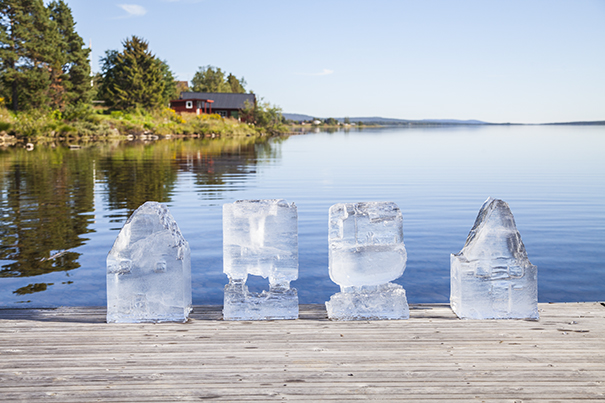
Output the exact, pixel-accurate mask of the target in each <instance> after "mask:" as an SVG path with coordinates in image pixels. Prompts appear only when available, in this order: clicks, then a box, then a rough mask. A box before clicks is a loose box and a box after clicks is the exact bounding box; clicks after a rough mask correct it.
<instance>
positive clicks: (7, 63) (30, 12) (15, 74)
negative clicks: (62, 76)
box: [0, 0, 57, 110]
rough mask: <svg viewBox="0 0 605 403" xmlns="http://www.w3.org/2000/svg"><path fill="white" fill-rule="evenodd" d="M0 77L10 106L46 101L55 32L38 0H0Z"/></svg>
mask: <svg viewBox="0 0 605 403" xmlns="http://www.w3.org/2000/svg"><path fill="white" fill-rule="evenodd" d="M0 15H1V16H2V18H0V59H1V62H2V65H1V70H0V79H1V80H2V82H3V88H4V89H5V90H8V91H6V92H5V93H4V94H2V95H3V96H4V98H6V99H8V100H9V104H10V105H11V106H12V109H13V110H19V109H31V108H40V107H44V106H47V105H48V104H49V98H48V90H49V88H50V83H51V71H52V70H51V66H50V63H49V61H51V60H52V56H53V55H54V54H56V51H55V49H54V47H53V46H56V43H54V44H53V42H54V41H55V40H56V37H57V35H56V34H55V33H56V29H54V28H55V27H54V24H53V22H52V21H51V20H50V18H49V13H48V10H47V9H46V7H44V3H43V1H42V0H0Z"/></svg>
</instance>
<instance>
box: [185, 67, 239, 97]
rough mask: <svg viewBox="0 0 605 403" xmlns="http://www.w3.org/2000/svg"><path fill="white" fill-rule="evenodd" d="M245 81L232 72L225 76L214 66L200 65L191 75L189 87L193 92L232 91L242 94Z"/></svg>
mask: <svg viewBox="0 0 605 403" xmlns="http://www.w3.org/2000/svg"><path fill="white" fill-rule="evenodd" d="M245 85H246V81H245V80H244V79H243V77H242V79H241V80H240V79H238V78H237V77H235V76H234V75H233V74H231V73H229V75H228V76H227V77H225V73H224V72H223V71H222V70H221V69H220V68H219V67H214V66H202V67H200V68H199V69H198V71H197V72H196V73H195V75H194V76H193V79H192V80H191V87H192V90H193V91H194V92H234V93H240V94H243V93H245V92H246V89H245V88H244V87H245Z"/></svg>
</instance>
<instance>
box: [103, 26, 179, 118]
mask: <svg viewBox="0 0 605 403" xmlns="http://www.w3.org/2000/svg"><path fill="white" fill-rule="evenodd" d="M122 44H123V46H124V50H123V51H122V52H117V51H107V52H105V57H104V58H103V59H101V61H102V62H103V68H102V70H103V71H102V75H103V81H102V83H101V88H100V90H99V93H100V96H101V97H102V98H103V99H105V101H106V103H107V104H108V105H109V106H113V107H115V108H117V109H137V108H144V109H153V108H157V107H159V106H161V105H162V104H164V103H165V101H166V100H165V99H164V90H165V86H166V85H165V75H164V71H163V67H162V63H163V62H161V61H159V60H158V59H157V58H156V57H155V56H154V55H153V54H152V53H151V52H150V51H149V49H148V48H149V44H148V43H147V42H146V41H144V40H143V39H141V38H139V37H137V36H133V37H132V38H130V39H127V40H125V41H124V42H123V43H122ZM168 71H169V70H168Z"/></svg>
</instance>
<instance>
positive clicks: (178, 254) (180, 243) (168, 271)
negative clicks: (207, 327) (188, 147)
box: [107, 202, 191, 323]
mask: <svg viewBox="0 0 605 403" xmlns="http://www.w3.org/2000/svg"><path fill="white" fill-rule="evenodd" d="M190 311H191V259H190V250H189V244H188V243H187V241H186V240H185V238H183V235H182V234H181V231H180V230H179V227H178V225H177V223H176V221H175V220H174V218H173V217H172V215H171V214H170V212H169V211H168V208H167V207H166V206H164V205H163V204H160V203H157V202H146V203H145V204H143V205H142V206H141V207H139V208H138V209H137V210H135V212H134V213H132V215H131V216H130V218H129V219H128V221H126V224H124V227H123V228H122V230H121V231H120V233H119V234H118V237H117V239H116V241H115V243H114V245H113V247H112V248H111V251H110V252H109V255H108V256H107V322H118V323H138V322H184V321H186V320H187V317H188V315H189V312H190Z"/></svg>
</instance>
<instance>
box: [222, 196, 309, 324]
mask: <svg viewBox="0 0 605 403" xmlns="http://www.w3.org/2000/svg"><path fill="white" fill-rule="evenodd" d="M223 272H224V273H225V274H227V276H228V277H229V284H227V285H226V286H225V303H224V308H223V318H224V319H225V320H264V319H296V318H298V294H297V292H296V289H293V288H290V282H291V281H294V280H296V279H297V278H298V213H297V209H296V206H295V205H294V203H292V204H288V203H287V202H286V201H285V200H238V201H236V202H235V203H231V204H225V205H223ZM249 274H252V275H255V276H262V277H263V278H267V277H268V278H269V291H263V292H262V293H260V294H255V293H251V292H249V291H248V287H247V286H246V279H247V278H248V275H249Z"/></svg>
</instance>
